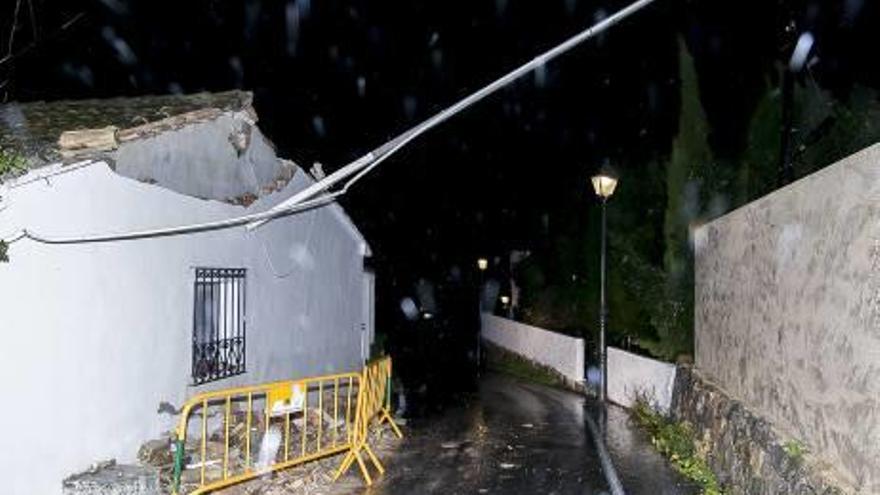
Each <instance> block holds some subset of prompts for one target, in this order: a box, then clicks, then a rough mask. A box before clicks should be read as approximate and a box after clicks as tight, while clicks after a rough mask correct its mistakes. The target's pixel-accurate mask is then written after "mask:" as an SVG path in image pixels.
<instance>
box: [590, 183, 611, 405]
mask: <svg viewBox="0 0 880 495" xmlns="http://www.w3.org/2000/svg"><path fill="white" fill-rule="evenodd" d="M592 181H593V190H594V191H595V192H596V196H599V199H600V200H601V201H602V251H601V257H600V261H599V263H600V264H599V368H600V369H601V373H600V376H599V401H600V402H603V403H604V402H605V399H606V398H607V397H608V358H607V354H608V351H607V349H606V348H605V325H606V320H607V318H608V305H607V304H606V301H605V244H606V238H607V237H608V235H607V232H606V219H605V218H606V215H605V209H606V208H605V204H606V203H607V202H608V198H610V197H611V195H612V194H614V189H615V188H616V187H617V179H616V178H614V177H611V176H610V175H605V174H599V175H596V176H593V179H592ZM584 375H585V376H584V378H586V373H585V374H584Z"/></svg>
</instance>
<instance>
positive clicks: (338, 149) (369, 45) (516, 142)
mask: <svg viewBox="0 0 880 495" xmlns="http://www.w3.org/2000/svg"><path fill="white" fill-rule="evenodd" d="M626 3H628V2H623V1H620V0H605V1H595V0H592V1H576V0H554V1H542V2H513V1H508V0H494V1H484V2H476V1H473V0H469V1H444V2H439V1H435V2H426V1H410V2H388V1H347V2H343V1H336V0H320V1H309V0H295V1H289V2H281V1H277V2H259V1H241V0H238V1H232V0H230V1H225V0H214V1H212V0H185V1H176V2H166V1H155V0H153V1H137V2H123V1H121V0H103V1H95V2H73V1H69V2H61V1H58V2H50V1H48V0H33V1H32V2H28V1H26V0H25V1H24V2H23V3H22V4H21V5H22V7H21V8H22V10H21V12H20V16H19V29H18V31H16V38H15V39H14V44H13V53H17V54H19V55H18V56H15V57H14V58H13V59H12V60H8V61H6V62H4V63H2V65H0V84H5V86H4V87H3V88H2V90H0V96H3V95H4V93H5V98H6V99H7V100H20V101H30V100H39V99H46V100H51V99H59V98H82V97H106V96H116V95H136V94H151V93H152V94H159V93H168V92H179V91H182V92H187V93H188V92H196V91H202V90H209V91H219V90H225V89H230V88H234V87H238V88H244V89H248V90H252V91H254V93H255V95H256V106H257V111H258V113H259V115H260V118H261V124H260V125H261V128H262V129H263V130H264V132H266V133H267V134H268V136H269V137H270V138H271V139H272V140H273V141H274V142H275V144H276V145H277V146H278V148H279V151H280V153H281V155H283V156H286V157H291V158H293V159H294V160H295V161H297V162H298V163H299V164H300V165H302V166H304V167H305V168H308V167H309V166H310V165H311V163H312V162H314V161H320V162H321V163H322V164H323V165H324V169H325V170H327V171H332V170H333V169H335V168H336V167H338V166H341V165H343V164H345V163H347V162H348V161H349V160H351V159H353V158H356V157H358V156H360V155H361V154H363V153H364V152H366V151H367V150H369V149H372V148H373V147H375V146H377V145H379V144H381V143H382V142H384V141H385V140H386V139H388V138H390V137H392V136H394V135H395V134H397V133H398V132H401V131H403V130H405V129H406V128H408V127H410V126H412V125H414V124H416V123H417V122H419V121H420V120H422V119H424V118H426V117H428V116H429V115H431V114H432V113H433V112H435V111H437V110H439V109H441V108H443V107H444V106H446V105H448V104H450V103H452V102H454V101H455V100H456V99H458V98H460V97H462V96H464V95H466V94H467V93H468V92H469V91H472V90H474V89H476V88H478V87H479V86H481V85H482V84H484V83H486V82H488V81H490V80H491V79H493V78H494V77H497V76H498V75H500V74H501V73H503V72H506V71H507V70H509V69H511V68H513V67H515V66H516V65H518V64H519V63H522V62H525V61H527V60H530V59H531V57H532V56H534V55H535V54H537V53H538V52H540V51H542V50H544V49H546V48H549V47H550V46H552V45H553V44H555V43H557V42H559V41H561V40H563V39H564V38H566V37H567V36H570V35H572V34H574V33H576V32H577V31H579V30H581V29H583V28H584V27H586V26H588V25H591V24H592V23H594V22H595V21H596V20H597V19H598V18H600V17H601V16H602V15H606V14H608V13H610V12H613V11H615V10H617V9H619V8H620V7H622V6H623V5H625V4H626ZM15 5H16V0H4V3H3V4H2V7H0V26H2V33H4V35H3V40H2V41H0V49H2V53H5V52H7V51H8V49H9V47H8V39H7V35H6V34H5V33H9V32H10V26H11V19H12V13H13V12H14V11H15V10H14V9H15ZM878 11H880V9H878V6H877V5H876V4H870V5H869V2H867V1H861V0H847V1H845V2H808V1H786V2H768V1H766V0H764V1H761V0H745V1H743V0H727V1H717V0H705V1H702V2H700V1H688V2H682V1H674V0H657V2H656V4H655V5H653V6H652V7H650V8H649V9H648V10H646V11H645V12H643V13H640V14H638V15H637V16H636V17H634V18H632V19H630V20H627V21H625V23H624V24H622V25H619V26H617V27H615V28H613V29H612V30H611V31H610V32H609V33H608V34H607V35H604V36H602V37H601V38H600V39H598V40H594V41H591V42H588V44H587V45H586V46H584V47H581V48H578V49H577V50H576V51H575V52H573V53H571V54H569V55H566V56H565V57H564V58H563V59H561V60H559V61H558V62H555V63H553V64H551V65H549V66H548V67H546V70H544V71H541V72H540V73H536V74H534V76H532V77H528V78H525V79H523V80H521V81H519V82H517V83H516V84H515V85H513V86H512V87H510V88H509V89H507V90H504V91H502V92H501V93H500V94H499V95H495V96H494V97H492V98H491V99H489V100H488V101H485V102H483V103H481V104H479V105H478V106H477V107H474V108H472V109H470V110H469V111H467V112H466V113H465V114H463V115H461V116H459V117H457V118H456V119H455V120H453V121H451V122H449V123H447V124H445V125H444V126H443V128H441V129H438V130H436V131H432V132H431V133H430V134H428V135H426V136H424V137H423V138H421V139H420V140H419V141H418V142H417V143H415V144H414V145H412V146H410V147H408V148H407V149H405V150H404V151H403V152H402V153H400V154H399V155H397V156H396V157H395V158H393V159H391V160H389V161H388V162H387V163H386V164H385V165H383V166H382V167H381V168H379V169H378V170H377V171H376V173H374V174H373V175H372V176H371V177H370V178H368V179H367V180H364V181H363V182H362V183H361V184H360V185H359V186H358V188H356V189H355V190H354V191H353V192H352V194H351V195H350V196H349V197H346V198H345V199H344V200H343V204H344V205H345V206H346V208H347V209H348V210H349V212H350V213H351V215H352V216H353V217H354V218H355V220H356V221H357V222H358V224H359V225H360V226H361V228H362V230H363V231H364V232H365V234H366V235H367V237H368V239H369V240H370V241H371V243H372V244H373V246H374V248H375V249H374V250H375V251H376V252H377V253H381V256H382V257H387V258H388V259H389V260H392V261H394V262H395V263H398V264H403V265H407V264H410V265H412V266H419V264H421V263H428V264H430V263H431V260H432V259H445V260H449V259H454V258H456V257H462V259H472V258H473V257H474V256H475V253H477V252H486V251H499V250H502V249H504V248H508V247H517V246H522V247H527V246H528V245H529V243H530V242H532V241H533V240H534V238H535V236H536V235H537V233H538V232H539V231H540V219H541V217H542V215H543V214H545V213H550V214H553V213H554V212H559V211H570V210H571V209H580V208H584V209H586V208H589V206H590V205H591V204H593V202H592V199H591V197H590V196H591V193H590V190H589V189H588V184H587V177H589V175H590V174H591V173H592V172H593V171H594V170H595V169H596V168H597V167H599V166H601V165H602V164H604V163H611V164H613V165H614V166H615V167H617V168H618V169H625V170H632V171H637V170H638V168H639V167H640V166H643V165H644V164H645V163H647V162H648V161H649V160H650V159H651V158H652V157H656V156H658V155H663V154H666V153H668V152H669V149H670V145H671V141H672V138H673V136H674V135H675V133H676V131H677V125H678V123H677V122H678V109H679V81H678V45H677V39H678V37H679V36H683V37H684V38H685V39H686V40H687V43H688V46H689V48H690V50H691V52H692V53H693V54H694V56H695V59H696V63H697V69H698V72H699V75H700V84H701V93H702V96H703V102H704V106H705V108H706V112H707V115H708V118H709V120H710V124H711V130H712V134H711V141H712V144H713V146H714V147H715V148H716V149H717V150H719V151H720V152H721V153H722V154H725V153H726V154H730V155H735V154H736V153H737V152H738V150H740V149H741V148H742V146H744V130H745V126H746V124H747V122H748V120H749V118H750V117H751V111H752V109H753V108H754V105H755V104H756V101H757V99H758V97H759V96H760V94H761V92H762V91H763V88H764V87H765V84H766V83H767V81H768V77H769V75H770V74H772V73H773V71H772V70H771V69H772V67H773V63H774V61H779V60H784V59H786V58H787V57H788V54H789V53H790V50H791V44H792V42H793V40H794V39H796V37H797V34H798V33H800V32H801V31H802V30H807V29H809V30H811V31H812V32H814V34H815V35H816V38H817V55H818V56H819V60H820V62H819V64H817V65H816V67H815V69H814V73H813V75H814V76H815V77H816V78H818V79H819V80H820V82H821V83H822V84H823V85H825V86H826V87H828V88H830V89H832V90H834V91H835V93H836V94H838V95H840V97H841V98H845V95H846V91H847V89H848V88H849V87H850V86H851V85H852V84H853V83H854V82H860V83H864V84H869V85H873V86H877V83H878V82H880V78H878V69H877V67H876V65H877V64H876V63H874V62H875V59H876V57H875V56H874V55H873V54H872V53H871V52H872V48H871V47H874V48H876V47H877V46H880V43H878V41H880V40H878V37H880V34H878V33H880V29H877V27H880V24H878V22H877V19H878ZM31 12H33V16H31V15H30V13H31ZM80 14H82V15H81V16H80ZM31 19H35V20H36V22H33V23H32V22H31ZM71 19H73V20H74V22H73V23H72V24H70V25H69V27H67V28H65V29H59V27H60V26H62V25H63V24H64V23H66V22H69V21H70V20H71ZM35 38H36V41H37V42H36V43H34V44H33V45H32V44H31V43H32V41H33V40H34V39H35ZM624 187H625V186H624ZM660 207H662V206H660Z"/></svg>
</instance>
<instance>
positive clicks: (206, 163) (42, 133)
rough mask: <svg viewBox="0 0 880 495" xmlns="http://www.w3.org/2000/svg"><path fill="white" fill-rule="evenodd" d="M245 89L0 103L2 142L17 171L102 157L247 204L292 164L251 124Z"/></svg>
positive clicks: (163, 181)
mask: <svg viewBox="0 0 880 495" xmlns="http://www.w3.org/2000/svg"><path fill="white" fill-rule="evenodd" d="M252 101H253V96H252V94H251V93H249V92H245V91H228V92H223V93H198V94H191V95H163V96H140V97H132V98H111V99H106V100H79V101H57V102H33V103H10V104H6V105H4V106H2V107H0V149H2V150H4V152H5V153H7V154H9V153H14V154H16V156H17V157H20V158H22V160H21V162H23V163H24V166H22V167H19V168H18V169H17V170H11V171H8V172H7V175H9V174H22V173H26V172H27V171H28V170H30V169H34V168H39V167H41V166H44V165H48V164H51V163H58V162H61V163H71V162H74V161H79V160H83V159H100V160H103V161H106V162H108V163H110V164H111V166H112V167H114V170H115V171H116V173H118V174H120V175H123V176H126V177H130V178H132V179H136V180H139V181H142V182H147V183H151V184H156V185H158V186H161V187H164V188H167V189H171V190H174V191H177V192H180V193H182V194H187V195H190V196H195V197H199V198H204V199H214V200H220V201H226V202H231V203H236V204H242V205H245V206H246V205H249V204H250V203H251V202H253V201H254V200H256V199H257V198H259V197H262V196H264V195H266V194H270V193H272V192H274V191H277V190H279V189H280V188H282V187H284V186H285V185H286V184H287V183H288V182H289V181H290V179H291V178H292V177H293V175H294V173H295V171H296V167H295V165H294V164H293V163H292V162H289V161H286V160H281V159H279V158H278V157H277V156H276V154H275V150H274V148H273V146H272V144H271V143H270V142H269V140H268V139H267V138H266V137H265V136H263V134H262V133H261V132H260V130H259V129H258V128H257V126H256V122H257V115H256V112H255V111H254V109H253V106H252Z"/></svg>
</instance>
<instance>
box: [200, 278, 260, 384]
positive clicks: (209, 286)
mask: <svg viewBox="0 0 880 495" xmlns="http://www.w3.org/2000/svg"><path fill="white" fill-rule="evenodd" d="M246 275H247V270H246V269H244V268H196V273H195V282H194V285H193V288H194V295H193V333H192V381H193V384H194V385H201V384H204V383H208V382H213V381H217V380H221V379H223V378H228V377H231V376H235V375H240V374H242V373H244V372H245V356H246V342H247V341H246V338H245V337H246V319H245V308H246V304H245V302H246V299H245V280H246Z"/></svg>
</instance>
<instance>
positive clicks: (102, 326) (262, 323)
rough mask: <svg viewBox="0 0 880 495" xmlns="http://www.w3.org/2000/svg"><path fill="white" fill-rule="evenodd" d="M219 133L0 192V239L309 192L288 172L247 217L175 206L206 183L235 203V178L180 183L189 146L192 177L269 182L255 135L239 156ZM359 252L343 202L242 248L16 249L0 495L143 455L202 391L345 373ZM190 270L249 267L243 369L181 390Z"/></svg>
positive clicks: (243, 238)
mask: <svg viewBox="0 0 880 495" xmlns="http://www.w3.org/2000/svg"><path fill="white" fill-rule="evenodd" d="M228 120H229V119H228V118H225V117H224V118H220V119H217V120H215V121H212V122H208V123H204V124H199V126H190V127H186V128H184V129H182V130H181V131H177V132H172V133H170V134H162V135H160V136H157V137H155V138H150V139H155V140H156V141H155V143H156V145H155V146H149V142H138V143H137V146H139V147H141V148H142V150H141V151H140V152H134V151H136V150H126V149H123V150H121V153H120V154H119V161H117V162H116V164H115V165H116V167H117V171H116V172H114V171H113V170H111V168H110V167H109V166H108V165H107V164H106V163H103V162H97V163H94V164H92V165H89V166H86V167H83V168H78V169H75V170H70V171H68V172H67V173H63V174H61V175H57V176H54V177H52V178H50V179H49V180H36V181H32V180H31V179H33V178H34V177H35V176H38V175H40V174H44V173H47V172H52V171H54V170H55V168H57V167H55V168H53V167H48V168H42V169H38V170H35V171H32V172H31V173H30V174H29V175H26V176H24V177H22V178H20V179H19V180H17V181H13V182H11V183H7V184H5V185H3V186H0V195H2V196H3V203H2V205H0V235H3V236H4V237H5V236H6V235H8V234H9V233H11V232H13V231H15V230H16V229H19V228H28V229H32V230H33V231H34V232H38V233H41V234H43V235H47V236H48V235H59V236H66V235H85V234H92V233H108V232H124V231H131V230H138V229H142V228H155V227H163V226H172V225H180V224H187V223H196V222H207V221H211V220H219V219H224V218H230V217H233V216H238V215H243V214H247V213H251V212H255V211H262V210H265V209H267V208H269V207H271V206H273V205H274V204H277V203H279V202H281V201H283V200H284V199H286V198H288V197H290V196H291V195H292V194H294V193H295V192H296V191H299V190H301V189H303V188H305V187H307V186H308V185H309V184H311V183H312V180H311V179H310V178H309V177H308V176H307V175H306V174H305V173H304V172H302V171H301V170H296V171H295V173H294V175H293V177H292V179H290V181H289V182H288V183H286V185H279V189H278V190H277V191H276V192H272V193H269V194H266V195H264V196H263V197H260V198H259V199H258V200H256V201H255V202H254V203H252V204H250V205H249V206H247V207H244V206H240V205H235V204H230V203H228V202H223V201H217V200H207V199H200V198H198V197H194V195H193V194H195V193H193V192H191V191H188V192H190V193H189V194H185V193H182V192H180V191H179V190H180V189H187V188H190V189H193V188H196V187H197V186H199V187H201V186H202V185H204V184H201V183H198V182H197V181H196V179H197V178H199V177H201V178H202V179H203V180H205V179H207V180H208V181H209V182H210V183H211V184H213V187H214V188H215V191H214V192H215V193H216V195H221V194H233V193H236V191H235V190H226V189H223V188H227V189H228V188H229V187H230V186H228V184H232V183H233V181H232V179H231V178H230V177H233V176H232V175H231V174H227V176H224V175H223V174H222V173H221V172H222V170H215V172H216V173H215V174H213V175H212V174H209V173H204V174H203V173H198V172H197V171H196V173H193V174H191V175H190V176H188V177H187V176H183V175H180V171H179V170H176V169H175V168H174V167H175V166H177V167H183V166H186V163H184V161H183V160H182V159H181V157H187V156H190V157H191V158H192V159H193V160H196V158H197V155H199V153H201V152H200V151H199V150H200V149H202V150H203V151H204V153H207V154H208V155H205V156H208V157H210V158H211V160H210V161H208V159H207V158H205V159H204V160H202V159H199V160H198V161H197V162H196V163H197V165H198V166H199V167H206V166H208V165H210V166H213V167H215V168H217V169H222V168H223V167H227V168H229V167H232V168H240V167H246V168H245V170H248V168H250V166H251V165H253V166H254V168H255V170H256V171H259V170H261V167H262V169H264V170H268V169H272V167H270V165H272V163H273V161H277V158H276V157H275V156H274V153H271V152H270V150H269V149H268V148H267V147H266V146H265V144H264V143H263V142H262V137H261V135H260V134H259V133H258V131H257V130H256V129H254V133H253V135H252V138H253V139H252V140H251V147H250V149H249V151H248V152H247V153H243V154H242V155H241V157H237V156H236V154H235V153H234V152H233V150H232V148H231V147H230V146H229V143H228V141H227V134H228V131H226V132H219V131H218V130H217V129H216V126H226V125H227V124H228V122H227V121H228ZM212 136H213V137H212ZM227 148H228V150H227V151H224V152H223V153H221V152H219V151H218V150H226V149H227ZM151 153H152V155H151ZM187 153H189V155H187ZM224 153H225V154H224ZM148 159H152V160H154V161H155V163H156V164H157V165H156V170H157V171H158V172H159V173H157V174H156V175H155V176H154V177H151V178H153V179H154V181H148V182H145V181H142V180H136V179H134V178H129V177H125V176H123V175H121V174H122V173H123V172H124V171H125V170H129V171H134V172H137V173H140V172H142V171H143V170H144V169H145V167H146V165H145V164H146V162H147V161H149V160H148ZM163 160H166V161H163ZM248 161H253V163H248ZM171 162H174V163H171ZM261 163H262V165H261ZM272 166H274V165H272ZM58 170H59V171H60V170H61V169H58ZM134 172H132V174H134ZM175 174H178V175H175ZM28 181H30V182H28ZM162 181H167V182H169V185H170V184H172V183H173V184H174V185H176V187H177V188H178V189H179V190H178V191H175V190H171V189H170V188H169V187H163V184H162ZM157 182H158V183H157ZM15 184H23V185H21V186H20V187H13V186H14V185H15ZM209 185H210V184H209ZM217 191H219V192H217ZM208 193H211V190H210V189H206V194H208ZM367 250H368V248H367V246H366V244H365V243H364V240H363V239H362V238H361V237H360V235H359V234H358V233H357V230H356V229H355V228H354V226H353V225H352V224H351V223H350V221H349V220H348V218H347V217H346V215H345V214H344V213H343V212H342V209H341V208H340V207H339V206H337V205H332V206H328V207H323V208H318V209H314V210H310V211H308V212H306V213H303V214H300V215H295V216H291V217H287V218H284V219H280V220H276V221H273V222H271V223H269V224H267V225H266V226H264V227H262V228H260V229H258V230H256V231H254V232H252V233H248V232H246V231H245V230H244V228H242V227H239V228H236V229H230V230H217V231H211V232H206V233H200V234H197V235H185V236H178V237H167V238H161V239H150V240H139V241H126V242H111V243H100V244H83V245H68V246H50V245H44V244H38V243H35V242H32V241H29V240H22V241H19V242H16V243H14V244H12V245H11V246H10V248H9V258H10V261H9V262H8V263H0V328H2V335H3V343H2V345H0V377H2V378H0V395H2V397H3V400H4V404H7V406H4V407H2V408H0V423H2V424H4V425H6V426H7V430H6V433H4V445H6V446H8V448H4V449H0V475H2V477H3V489H2V490H0V491H2V492H3V493H7V494H14V495H18V494H37V493H39V494H52V493H60V492H61V481H62V479H63V478H64V477H65V476H67V475H70V474H73V473H76V472H79V471H82V470H84V469H86V468H87V467H88V466H89V464H91V463H93V462H96V461H101V460H106V459H111V458H115V459H116V460H117V461H119V462H122V463H125V462H133V461H134V457H135V454H136V453H137V449H138V447H139V446H140V445H141V443H143V442H144V441H145V440H148V439H150V438H156V437H158V436H159V435H160V434H161V433H162V432H163V431H167V430H169V429H171V428H172V427H173V426H174V421H175V419H176V417H175V416H173V415H172V414H169V413H168V412H167V407H165V408H160V407H159V406H160V403H163V402H167V403H169V404H171V405H173V406H174V407H180V406H181V405H182V404H183V402H184V401H185V400H186V398H187V397H190V396H192V395H193V394H195V393H198V392H201V391H204V390H210V389H215V388H225V387H230V386H235V385H239V384H246V383H259V382H264V381H269V380H278V379H285V378H293V377H297V376H304V375H312V374H323V373H329V372H335V371H349V370H353V369H357V367H358V366H359V365H360V364H361V363H362V358H363V356H364V351H365V347H368V342H367V340H368V339H365V334H368V333H369V330H370V329H369V327H368V325H369V324H370V315H371V314H372V312H371V311H370V308H368V307H367V304H371V299H370V298H369V297H365V291H368V290H369V288H370V287H369V286H370V284H371V277H370V276H369V275H368V274H366V273H365V272H364V270H363V256H364V254H365V253H366V252H367ZM196 267H222V268H246V269H247V278H246V289H245V297H246V318H247V322H246V325H247V330H246V332H247V333H246V338H247V359H246V369H247V371H246V373H245V374H243V375H238V376H235V377H232V378H227V379H223V380H220V381H216V382H211V383H209V384H206V385H201V386H194V385H192V383H193V380H192V378H191V359H190V358H191V356H190V353H191V345H192V344H191V342H192V335H193V306H194V288H193V285H194V274H195V268H196ZM160 409H165V411H164V412H161V411H160Z"/></svg>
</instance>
